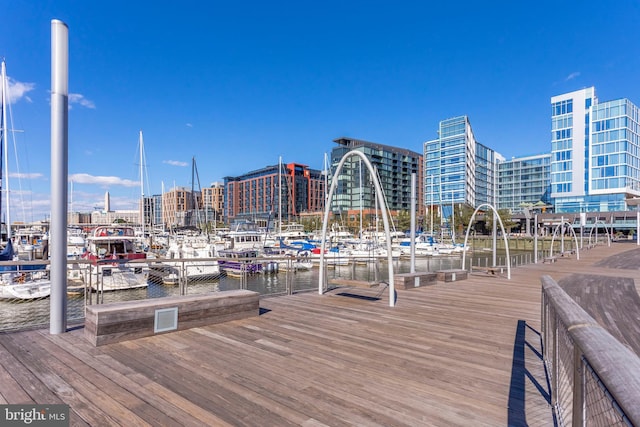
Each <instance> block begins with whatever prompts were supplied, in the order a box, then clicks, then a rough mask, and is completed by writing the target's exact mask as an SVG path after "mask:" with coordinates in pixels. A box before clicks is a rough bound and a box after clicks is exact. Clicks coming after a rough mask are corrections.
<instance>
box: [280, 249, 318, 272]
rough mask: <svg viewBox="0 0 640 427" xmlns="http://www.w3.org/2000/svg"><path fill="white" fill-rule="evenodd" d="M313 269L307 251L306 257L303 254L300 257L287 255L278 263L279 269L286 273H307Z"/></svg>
mask: <svg viewBox="0 0 640 427" xmlns="http://www.w3.org/2000/svg"><path fill="white" fill-rule="evenodd" d="M312 268H313V262H312V261H311V257H310V253H309V252H308V251H307V252H306V256H305V253H304V252H303V253H302V254H300V255H294V254H290V255H286V256H285V257H284V258H281V259H280V261H278V269H279V270H284V271H306V270H311V269H312Z"/></svg>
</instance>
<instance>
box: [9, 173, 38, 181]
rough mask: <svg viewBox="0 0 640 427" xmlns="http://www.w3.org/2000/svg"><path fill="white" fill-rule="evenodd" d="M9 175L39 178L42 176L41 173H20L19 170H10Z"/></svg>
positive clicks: (19, 177) (20, 177) (12, 176)
mask: <svg viewBox="0 0 640 427" xmlns="http://www.w3.org/2000/svg"><path fill="white" fill-rule="evenodd" d="M9 177H11V178H16V179H39V178H42V174H41V173H18V172H9Z"/></svg>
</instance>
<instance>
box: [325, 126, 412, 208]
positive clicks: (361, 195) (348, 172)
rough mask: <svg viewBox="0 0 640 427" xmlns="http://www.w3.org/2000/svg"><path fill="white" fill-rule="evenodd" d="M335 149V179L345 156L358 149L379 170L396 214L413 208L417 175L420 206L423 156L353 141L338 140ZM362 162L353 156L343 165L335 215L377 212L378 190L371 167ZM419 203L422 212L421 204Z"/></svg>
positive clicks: (339, 178) (335, 197)
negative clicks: (374, 183)
mask: <svg viewBox="0 0 640 427" xmlns="http://www.w3.org/2000/svg"><path fill="white" fill-rule="evenodd" d="M333 142H335V143H336V144H338V146H337V147H335V148H334V149H333V150H331V177H332V178H333V175H334V173H335V170H336V168H337V167H338V163H340V160H341V159H342V157H344V155H345V154H347V153H348V152H349V151H352V150H358V151H361V152H362V153H364V154H365V155H366V156H367V159H368V160H369V162H370V163H371V164H372V165H373V167H374V168H375V170H376V172H377V174H378V176H379V178H380V186H381V187H382V191H383V193H384V197H385V199H386V203H387V207H388V208H389V209H390V210H393V211H409V209H410V207H411V174H413V173H415V174H416V187H417V189H416V192H417V195H416V198H417V199H418V202H419V203H420V202H421V200H422V191H421V186H420V182H421V179H422V167H421V166H422V156H421V155H420V154H419V153H416V152H414V151H411V150H407V149H404V148H398V147H392V146H389V145H384V144H378V143H375V142H368V141H363V140H359V139H353V138H338V139H335V140H334V141H333ZM361 163H362V162H361V160H360V159H359V158H356V157H350V158H349V159H348V160H347V161H346V162H345V163H344V165H343V168H342V171H341V173H340V176H339V177H338V184H337V188H336V191H335V192H334V196H333V201H332V203H331V209H332V211H333V212H334V213H335V212H336V211H339V212H346V211H349V210H351V209H358V208H363V209H375V206H376V203H377V202H376V200H375V191H374V187H373V184H372V183H373V181H372V180H371V177H370V174H369V171H368V169H367V167H366V166H365V165H363V164H361ZM419 203H418V209H419V206H420V204H419Z"/></svg>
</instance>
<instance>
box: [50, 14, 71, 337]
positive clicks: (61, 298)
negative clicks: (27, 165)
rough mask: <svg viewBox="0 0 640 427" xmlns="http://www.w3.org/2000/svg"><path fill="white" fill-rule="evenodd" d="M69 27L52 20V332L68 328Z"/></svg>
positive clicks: (59, 332)
mask: <svg viewBox="0 0 640 427" xmlns="http://www.w3.org/2000/svg"><path fill="white" fill-rule="evenodd" d="M68 111H69V28H68V27H67V24H65V23H64V22H62V21H59V20H57V19H53V20H52V21H51V235H50V239H49V240H50V245H51V298H50V301H49V304H50V305H49V310H50V328H49V332H50V333H51V334H61V333H63V332H66V329H67V188H68V187H67V185H68V183H67V181H68V169H69V164H68V161H69V155H68V149H69V147H68V145H69V129H68V126H69V124H68Z"/></svg>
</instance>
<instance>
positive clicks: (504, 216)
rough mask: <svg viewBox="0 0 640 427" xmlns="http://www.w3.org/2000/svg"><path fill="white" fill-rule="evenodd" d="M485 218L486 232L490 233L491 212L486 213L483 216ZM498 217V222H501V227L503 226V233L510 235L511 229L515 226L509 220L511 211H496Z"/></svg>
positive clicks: (491, 228) (491, 224) (491, 225)
mask: <svg viewBox="0 0 640 427" xmlns="http://www.w3.org/2000/svg"><path fill="white" fill-rule="evenodd" d="M485 217H486V222H485V224H486V228H487V230H488V231H492V230H493V211H491V210H490V211H488V212H487V213H486V214H485ZM498 217H500V220H501V221H502V225H504V229H505V233H510V232H511V227H513V226H514V225H516V222H514V221H513V220H512V219H511V211H510V210H509V209H498Z"/></svg>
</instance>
